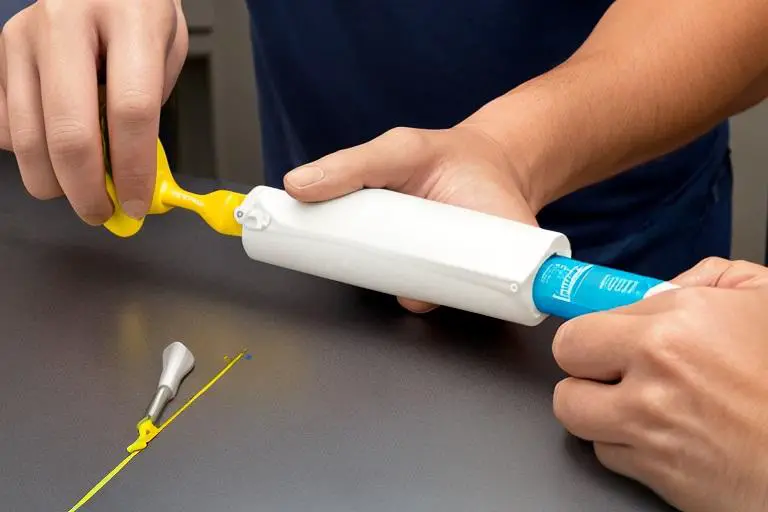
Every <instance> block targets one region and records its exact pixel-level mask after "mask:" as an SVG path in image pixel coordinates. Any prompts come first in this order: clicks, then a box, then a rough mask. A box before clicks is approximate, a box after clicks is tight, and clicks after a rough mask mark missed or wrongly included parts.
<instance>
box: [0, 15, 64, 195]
mask: <svg viewBox="0 0 768 512" xmlns="http://www.w3.org/2000/svg"><path fill="white" fill-rule="evenodd" d="M5 39H6V41H7V42H6V48H7V50H8V53H7V56H6V65H7V69H8V71H9V72H8V75H7V92H6V98H7V108H8V110H7V112H8V126H9V128H8V130H9V136H10V139H11V146H12V149H13V152H14V154H15V155H16V161H17V163H18V165H19V171H20V173H21V179H22V182H23V183H24V186H25V188H26V189H27V191H29V193H30V194H31V195H32V196H33V197H36V198H37V199H52V198H54V197H59V196H61V195H62V194H63V192H62V190H61V187H60V186H59V182H58V180H57V179H56V175H55V174H54V172H53V165H52V164H51V160H50V158H49V157H48V148H47V145H46V140H45V121H44V119H43V106H42V103H41V98H40V78H39V76H38V73H37V68H36V66H35V64H34V62H35V59H34V57H33V55H32V52H31V48H30V47H29V46H28V45H27V44H25V43H24V40H23V39H22V38H21V37H20V35H19V36H17V35H16V34H15V32H14V30H13V28H11V30H7V31H6V38H5Z"/></svg>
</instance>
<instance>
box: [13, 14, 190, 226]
mask: <svg viewBox="0 0 768 512" xmlns="http://www.w3.org/2000/svg"><path fill="white" fill-rule="evenodd" d="M187 48H188V34H187V25H186V20H185V19H184V15H183V13H182V9H181V0H120V1H104V0H37V2H35V3H34V4H32V5H30V6H29V7H27V8H26V9H24V10H23V11H21V12H20V13H18V14H17V15H16V16H14V17H13V18H11V20H10V21H9V22H8V23H7V24H6V25H5V26H4V27H3V29H2V32H1V33H0V88H1V89H2V90H1V91H0V147H2V148H4V149H9V150H11V151H13V152H14V153H15V155H16V159H17V161H18V164H19V168H20V171H21V177H22V180H23V182H24V186H25V187H26V189H27V190H28V191H29V193H30V194H31V195H32V196H34V197H36V198H38V199H51V198H54V197H59V196H61V195H65V196H66V197H67V199H68V200H69V202H70V203H71V205H72V207H73V208H74V210H75V211H76V212H77V214H78V215H79V216H80V217H81V218H82V219H83V220H84V221H85V222H87V223H89V224H92V225H99V224H102V223H104V222H105V221H106V220H107V219H108V218H109V217H110V216H111V215H112V212H113V208H112V203H111V201H110V199H109V196H108V195H107V191H106V185H105V178H104V172H105V169H104V162H103V149H102V140H101V128H100V124H99V97H98V73H99V72H100V71H101V72H104V74H105V76H106V91H107V103H106V104H107V118H108V121H109V143H110V157H111V162H112V173H113V178H114V181H115V188H116V190H117V196H118V200H119V201H120V203H121V205H122V207H123V208H124V210H125V211H126V213H128V214H129V215H131V216H132V217H136V218H138V217H142V216H144V215H145V214H146V212H147V209H148V208H149V203H150V201H151V199H152V192H153V189H154V183H155V173H156V144H157V142H156V141H157V136H158V130H159V120H160V109H161V106H162V105H163V103H164V102H165V101H166V100H167V99H168V96H169V95H170V93H171V90H172V89H173V87H174V85H175V83H176V80H177V78H178V75H179V72H180V71H181V68H182V66H183V63H184V60H185V59H186V55H187ZM102 67H104V68H103V69H102Z"/></svg>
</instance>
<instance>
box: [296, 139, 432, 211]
mask: <svg viewBox="0 0 768 512" xmlns="http://www.w3.org/2000/svg"><path fill="white" fill-rule="evenodd" d="M434 147H435V145H434V144H432V139H431V137H430V135H429V134H428V132H427V131H426V130H416V129H410V128H395V129H393V130H390V131H388V132H386V133H385V134H383V135H381V136H379V137H377V138H375V139H373V140H372V141H370V142H367V143H365V144H361V145H359V146H355V147H352V148H349V149H344V150H341V151H337V152H335V153H331V154H330V155H327V156H325V157H323V158H321V159H320V160H317V161H315V162H311V163H309V164H306V165H303V166H301V167H298V168H296V169H294V170H293V171H291V172H289V173H288V174H286V176H285V178H284V183H283V184H284V186H285V190H286V192H288V194H290V195H291V196H293V197H294V198H295V199H298V200H299V201H304V202H317V201H326V200H329V199H334V198H336V197H340V196H343V195H346V194H349V193H351V192H355V191H357V190H360V189H362V188H388V189H392V190H402V189H403V188H404V187H405V186H406V185H407V183H408V181H409V180H410V179H411V178H412V177H413V176H414V175H416V173H417V171H424V170H425V169H428V168H429V167H430V166H431V164H432V163H433V162H434V161H435V155H436V151H435V149H434Z"/></svg>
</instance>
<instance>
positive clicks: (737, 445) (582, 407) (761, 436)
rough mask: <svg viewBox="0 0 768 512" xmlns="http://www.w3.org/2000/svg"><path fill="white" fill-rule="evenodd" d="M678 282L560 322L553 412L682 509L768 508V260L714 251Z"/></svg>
mask: <svg viewBox="0 0 768 512" xmlns="http://www.w3.org/2000/svg"><path fill="white" fill-rule="evenodd" d="M675 281H676V283H677V284H679V285H681V286H682V288H681V289H679V290H674V291H668V292H664V293H662V294H659V295H657V296H655V297H652V298H649V299H647V300H645V301H642V302H640V303H637V304H635V305H632V306H629V307H626V308H622V309H618V310H615V311H611V312H606V313H599V314H594V315H587V316H584V317H581V318H577V319H574V320H571V321H570V322H568V323H566V324H564V325H563V326H562V327H561V329H560V330H559V332H558V333H557V335H556V337H555V341H554V346H553V350H554V355H555V358H556V359H557V362H558V364H559V365H560V366H561V367H562V369H563V370H564V371H565V372H566V373H568V374H569V375H571V377H569V378H566V379H565V380H563V381H562V382H560V383H559V384H558V385H557V387H556V389H555V397H554V410H555V414H556V416H557V418H558V419H559V420H560V421H561V422H562V423H563V425H564V426H565V427H566V428H567V429H568V430H569V431H570V432H571V433H573V434H574V435H575V436H578V437H580V438H583V439H585V440H588V441H594V443H595V451H596V454H597V457H598V458H599V460H600V461H601V462H602V463H603V464H604V465H605V466H606V467H607V468H609V469H611V470H613V471H615V472H617V473H620V474H622V475H625V476H627V477H629V478H632V479H634V480H637V481H639V482H641V483H643V484H645V485H647V486H649V487H650V488H651V489H653V490H654V491H655V492H657V493H658V494H659V495H660V496H661V497H662V498H664V499H666V500H667V501H668V502H669V503H670V504H672V505H674V506H676V507H678V508H679V509H680V510H683V511H691V512H726V511H728V512H730V511H736V510H738V511H739V512H751V511H755V512H757V511H763V510H768V379H766V368H768V338H766V333H768V314H766V312H767V311H768V310H767V309H766V304H768V269H766V268H765V267H762V266H759V265H754V264H750V263H743V262H736V263H734V262H729V261H727V260H720V259H711V260H706V261H705V262H703V263H701V264H699V265H698V266H697V267H695V268H693V269H692V270H690V271H688V272H686V273H685V274H683V275H681V276H679V277H678V278H677V279H676V280H675Z"/></svg>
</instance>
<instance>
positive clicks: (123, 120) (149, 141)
mask: <svg viewBox="0 0 768 512" xmlns="http://www.w3.org/2000/svg"><path fill="white" fill-rule="evenodd" d="M126 11H127V15H123V16H122V17H121V18H114V19H110V20H109V21H108V22H107V25H106V27H105V34H104V37H105V39H106V40H107V119H108V123H109V143H110V156H111V162H112V174H113V178H114V181H115V188H116V190H117V196H118V200H119V201H120V203H121V205H122V207H123V209H124V210H125V212H126V213H127V214H128V215H130V216H131V217H134V218H141V217H143V216H144V215H146V213H147V210H148V209H149V204H150V202H151V200H152V192H153V190H154V185H155V177H156V174H157V137H158V130H159V125H160V108H161V106H162V101H163V87H164V82H165V55H166V48H167V44H168V43H167V37H168V34H167V33H164V32H163V27H162V25H161V24H160V23H158V22H154V23H149V22H148V21H147V20H146V19H145V16H143V14H142V12H141V11H140V10H135V11H134V10H133V9H128V10H126ZM174 17H175V14H174Z"/></svg>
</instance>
